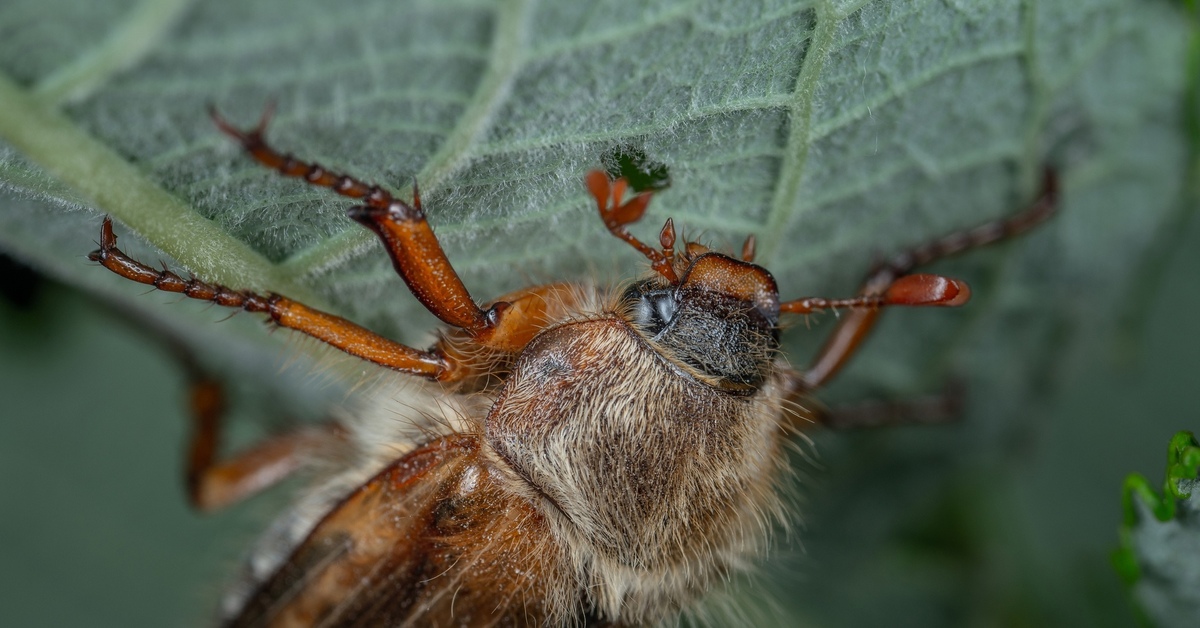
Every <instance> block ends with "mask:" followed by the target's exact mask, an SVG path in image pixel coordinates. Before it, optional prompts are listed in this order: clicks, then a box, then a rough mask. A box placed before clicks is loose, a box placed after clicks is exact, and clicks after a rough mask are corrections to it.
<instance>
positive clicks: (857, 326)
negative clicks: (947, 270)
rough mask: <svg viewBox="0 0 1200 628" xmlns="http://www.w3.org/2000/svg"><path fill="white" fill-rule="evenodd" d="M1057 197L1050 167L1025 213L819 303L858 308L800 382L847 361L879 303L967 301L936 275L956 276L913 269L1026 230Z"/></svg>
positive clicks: (913, 256)
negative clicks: (854, 292)
mask: <svg viewBox="0 0 1200 628" xmlns="http://www.w3.org/2000/svg"><path fill="white" fill-rule="evenodd" d="M1057 202H1058V178H1057V176H1056V175H1055V173H1054V172H1053V171H1051V170H1047V171H1046V174H1045V178H1044V180H1043V183H1042V191H1041V194H1040V195H1039V196H1038V198H1037V200H1035V201H1034V202H1033V203H1032V204H1031V205H1030V206H1029V207H1028V208H1026V209H1025V210H1023V211H1021V212H1020V213H1018V214H1016V215H1014V216H1011V217H1009V218H1005V219H1002V220H997V221H993V222H989V223H986V224H983V225H980V226H979V227H976V228H975V229H971V230H969V231H963V232H959V233H953V234H951V235H949V236H946V237H944V238H939V239H937V240H934V241H933V242H929V243H928V244H925V245H922V246H918V247H916V248H914V249H912V250H910V251H907V252H905V253H901V254H900V255H897V256H896V257H893V258H892V259H891V260H888V261H887V262H885V263H883V264H881V265H880V266H878V267H877V268H876V269H875V270H873V271H872V272H871V273H870V274H869V275H868V276H867V279H866V281H864V282H863V284H862V287H861V288H860V289H859V292H858V294H859V297H858V298H856V299H849V300H845V301H842V302H834V301H829V302H827V303H826V304H817V306H818V308H817V309H819V308H820V307H822V306H825V307H829V306H830V305H829V304H830V303H832V304H833V305H832V306H833V307H838V306H850V307H852V308H853V309H850V310H849V311H848V312H847V313H846V314H845V315H843V316H842V318H841V320H840V321H839V322H838V325H837V328H836V329H834V331H833V334H832V335H830V337H829V340H827V341H826V342H825V345H824V347H822V348H821V351H820V352H819V353H818V354H817V357H816V359H815V360H814V361H813V363H812V365H810V366H809V368H808V370H806V371H804V372H803V373H800V374H799V375H798V377H799V379H800V382H799V383H800V384H801V386H802V387H803V388H804V389H807V390H813V389H816V388H819V387H820V386H822V385H824V384H825V383H826V382H828V381H829V380H830V379H831V378H832V377H833V376H834V375H836V374H837V372H838V371H839V370H841V368H842V367H843V366H845V364H846V362H847V361H848V360H849V359H850V358H851V356H853V355H854V352H855V351H856V350H857V349H858V347H859V345H861V344H862V341H863V340H864V339H865V338H866V337H867V334H868V333H869V332H870V331H871V329H872V328H873V327H874V326H875V322H876V320H877V319H878V318H879V312H880V310H879V307H878V306H879V305H958V304H960V303H961V302H962V301H965V298H962V297H961V296H960V294H961V293H959V292H954V293H953V294H950V293H949V292H946V290H947V287H946V285H944V284H940V283H939V282H938V281H937V280H939V279H940V280H943V281H951V282H953V281H954V280H946V279H945V278H942V277H938V276H936V275H909V273H911V272H912V271H913V270H914V269H915V268H917V267H919V266H922V265H925V264H929V263H931V262H933V261H935V260H938V259H941V258H944V257H948V256H950V255H955V254H958V253H961V252H963V251H967V250H969V249H973V248H976V247H980V246H984V245H987V244H992V243H994V242H999V241H1001V240H1004V239H1007V238H1011V237H1013V236H1016V235H1019V234H1022V233H1025V232H1026V231H1029V230H1030V229H1032V228H1034V227H1036V226H1037V225H1039V224H1041V223H1042V222H1044V221H1046V220H1047V219H1048V218H1050V216H1052V215H1053V214H1054V211H1055V208H1056V207H1057ZM919 278H925V279H919ZM957 283H958V284H961V288H965V286H966V284H962V283H961V282H957ZM968 294H969V293H968ZM804 301H807V300H804V299H801V300H799V301H793V302H790V303H794V304H798V305H796V306H795V307H793V309H790V310H789V309H788V304H787V303H785V304H784V311H793V312H800V313H803V302H804ZM852 301H863V302H864V303H865V304H866V305H867V306H868V307H863V306H862V305H856V304H853V303H850V302H852ZM872 302H874V306H871V304H872Z"/></svg>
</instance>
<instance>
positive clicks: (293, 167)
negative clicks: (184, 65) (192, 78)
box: [209, 107, 508, 346]
mask: <svg viewBox="0 0 1200 628" xmlns="http://www.w3.org/2000/svg"><path fill="white" fill-rule="evenodd" d="M271 113H272V108H271V107H268V108H267V110H266V111H265V112H264V113H263V116H262V118H261V119H260V120H259V122H258V125H257V126H256V127H255V128H253V129H251V130H241V129H238V128H236V127H234V126H233V125H231V124H229V123H228V122H227V121H225V119H224V118H222V117H221V115H220V114H218V113H217V111H216V109H215V108H210V109H209V114H210V115H211V116H212V119H213V122H214V123H215V124H216V125H217V128H219V129H220V130H221V131H222V132H223V133H225V134H226V135H228V136H230V137H232V138H233V139H235V140H237V142H238V143H239V144H241V145H242V148H243V149H244V150H245V151H246V152H247V153H248V154H249V155H250V156H251V157H253V158H254V159H255V160H256V161H258V162H259V163H261V164H262V165H264V166H266V167H268V168H272V169H274V170H276V171H278V172H279V173H280V174H283V175H286V176H289V177H299V178H302V179H304V180H305V181H307V182H308V183H311V184H312V185H316V186H320V187H326V188H329V189H331V190H333V191H334V192H337V193H338V194H341V195H342V196H348V197H351V198H356V199H361V200H363V201H364V203H365V204H364V205H360V206H356V207H353V208H351V209H350V211H349V212H348V215H349V216H350V218H351V219H353V220H354V221H356V222H358V223H360V224H362V225H363V226H365V227H367V228H368V229H370V230H371V231H373V232H375V234H376V235H378V236H379V239H380V240H382V241H383V245H384V247H385V248H386V249H387V252H388V255H389V256H390V257H391V258H392V264H393V265H394V266H395V268H396V272H397V273H398V274H399V275H400V277H401V278H402V279H404V283H405V284H407V285H408V289H409V290H410V291H411V292H412V293H413V296H415V297H416V298H417V300H418V301H420V302H421V304H422V305H424V306H425V307H426V308H427V309H428V310H429V311H430V312H431V313H432V314H433V315H434V316H436V317H438V318H439V319H441V320H442V322H444V323H446V324H448V325H452V326H454V327H458V328H460V329H462V330H464V331H466V332H467V333H468V334H469V335H470V336H472V337H473V338H475V340H476V341H478V342H479V343H481V344H484V345H488V346H493V345H496V344H498V345H501V346H503V345H505V344H506V343H505V339H504V338H501V337H498V334H497V332H496V327H497V326H498V324H499V319H500V316H501V314H502V313H503V312H504V310H505V309H506V307H507V305H508V304H507V303H495V304H493V305H492V306H491V307H490V308H488V309H486V310H485V309H482V308H480V307H479V306H478V305H476V304H475V302H474V301H473V300H472V299H471V295H470V293H469V292H467V288H466V286H464V285H463V283H462V280H461V279H459V277H458V273H456V272H455V271H454V267H453V266H451V264H450V260H449V259H447V258H446V253H445V252H444V251H442V246H441V244H439V243H438V240H437V237H436V236H434V235H433V229H431V228H430V226H429V223H428V222H427V221H426V220H425V212H424V210H423V209H422V208H421V196H420V193H419V191H418V190H417V186H416V184H415V183H414V184H413V201H412V204H411V205H410V204H408V203H406V202H404V201H402V200H400V199H398V198H396V197H394V196H393V195H392V193H391V192H388V191H387V190H385V189H383V188H382V187H380V186H378V185H370V184H367V183H365V182H363V181H359V180H358V179H355V178H353V177H350V176H348V175H344V174H339V173H336V172H331V171H330V170H328V169H327V168H325V167H324V166H321V165H320V164H317V163H309V162H305V161H301V160H299V159H296V158H295V157H293V156H291V155H289V154H286V153H282V152H280V151H278V150H276V149H275V148H273V147H272V146H271V145H270V144H268V143H267V141H266V138H265V133H266V128H267V124H268V123H269V122H270V119H271ZM500 335H502V334H500Z"/></svg>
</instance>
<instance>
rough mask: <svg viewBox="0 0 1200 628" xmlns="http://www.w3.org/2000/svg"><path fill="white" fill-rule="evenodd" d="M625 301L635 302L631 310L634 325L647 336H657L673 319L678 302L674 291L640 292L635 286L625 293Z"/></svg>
mask: <svg viewBox="0 0 1200 628" xmlns="http://www.w3.org/2000/svg"><path fill="white" fill-rule="evenodd" d="M625 297H626V298H627V299H631V300H636V301H635V305H634V310H633V317H634V321H633V322H634V323H635V324H637V326H638V327H641V328H642V330H644V331H645V332H646V333H647V334H650V335H657V334H658V333H659V332H661V331H662V330H663V329H665V328H666V326H667V324H668V323H670V322H671V319H672V318H675V312H676V311H677V310H678V309H679V302H678V301H676V300H675V290H673V289H667V290H651V291H649V292H642V291H641V290H639V289H638V287H637V286H634V287H633V289H631V290H629V291H628V292H626V293H625Z"/></svg>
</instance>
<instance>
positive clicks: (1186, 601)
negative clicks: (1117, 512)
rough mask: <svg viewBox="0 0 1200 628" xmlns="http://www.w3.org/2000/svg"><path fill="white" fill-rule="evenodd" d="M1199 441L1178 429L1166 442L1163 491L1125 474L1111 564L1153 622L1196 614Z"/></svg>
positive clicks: (1179, 622)
mask: <svg viewBox="0 0 1200 628" xmlns="http://www.w3.org/2000/svg"><path fill="white" fill-rule="evenodd" d="M1198 470H1200V443H1198V442H1196V437H1195V436H1193V435H1192V433H1191V432H1180V433H1178V434H1176V435H1175V437H1174V438H1172V439H1171V444H1170V446H1169V447H1168V448H1167V472H1166V478H1165V479H1164V480H1163V489H1162V494H1161V495H1159V494H1158V493H1157V492H1155V491H1154V489H1153V488H1151V486H1150V482H1149V481H1148V480H1146V478H1145V476H1143V475H1141V474H1138V473H1134V474H1131V475H1130V476H1129V477H1128V478H1126V479H1125V486H1124V490H1123V492H1122V500H1121V502H1122V507H1123V509H1124V521H1123V522H1122V524H1121V547H1120V549H1118V550H1117V551H1116V552H1115V553H1114V554H1113V564H1114V566H1115V567H1116V568H1117V571H1118V572H1119V573H1120V574H1121V576H1122V578H1123V579H1124V580H1125V581H1126V583H1127V584H1128V585H1130V587H1131V588H1132V590H1133V593H1134V596H1135V597H1136V598H1137V600H1138V601H1139V602H1140V604H1141V606H1142V608H1143V610H1144V612H1145V613H1146V615H1147V616H1148V617H1149V618H1150V619H1151V620H1152V621H1153V623H1154V624H1155V625H1159V626H1163V627H1167V626H1191V625H1193V624H1194V623H1195V621H1196V618H1197V617H1200V563H1198V562H1197V560H1196V557H1197V556H1200V490H1197V489H1200V481H1197V471H1198Z"/></svg>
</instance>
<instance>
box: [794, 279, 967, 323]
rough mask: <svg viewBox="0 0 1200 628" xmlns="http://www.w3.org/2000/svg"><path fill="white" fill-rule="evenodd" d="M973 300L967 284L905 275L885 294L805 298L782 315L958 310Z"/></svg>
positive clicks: (795, 301)
mask: <svg viewBox="0 0 1200 628" xmlns="http://www.w3.org/2000/svg"><path fill="white" fill-rule="evenodd" d="M970 298H971V288H970V287H969V286H967V284H966V282H964V281H961V280H958V279H951V278H949V277H943V276H941V275H926V274H917V275H905V276H903V277H900V278H899V279H897V280H895V281H893V282H892V285H890V286H888V288H887V290H885V291H884V292H883V293H882V294H870V295H863V296H858V297H853V298H850V299H826V298H823V297H805V298H802V299H796V300H794V301H785V302H783V303H780V304H779V311H780V312H787V313H790V314H812V313H814V312H820V311H823V310H832V309H837V308H858V309H863V308H866V309H877V308H881V307H884V306H888V305H907V306H911V307H925V306H938V307H958V306H960V305H962V304H964V303H966V302H967V301H968V300H970Z"/></svg>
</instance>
